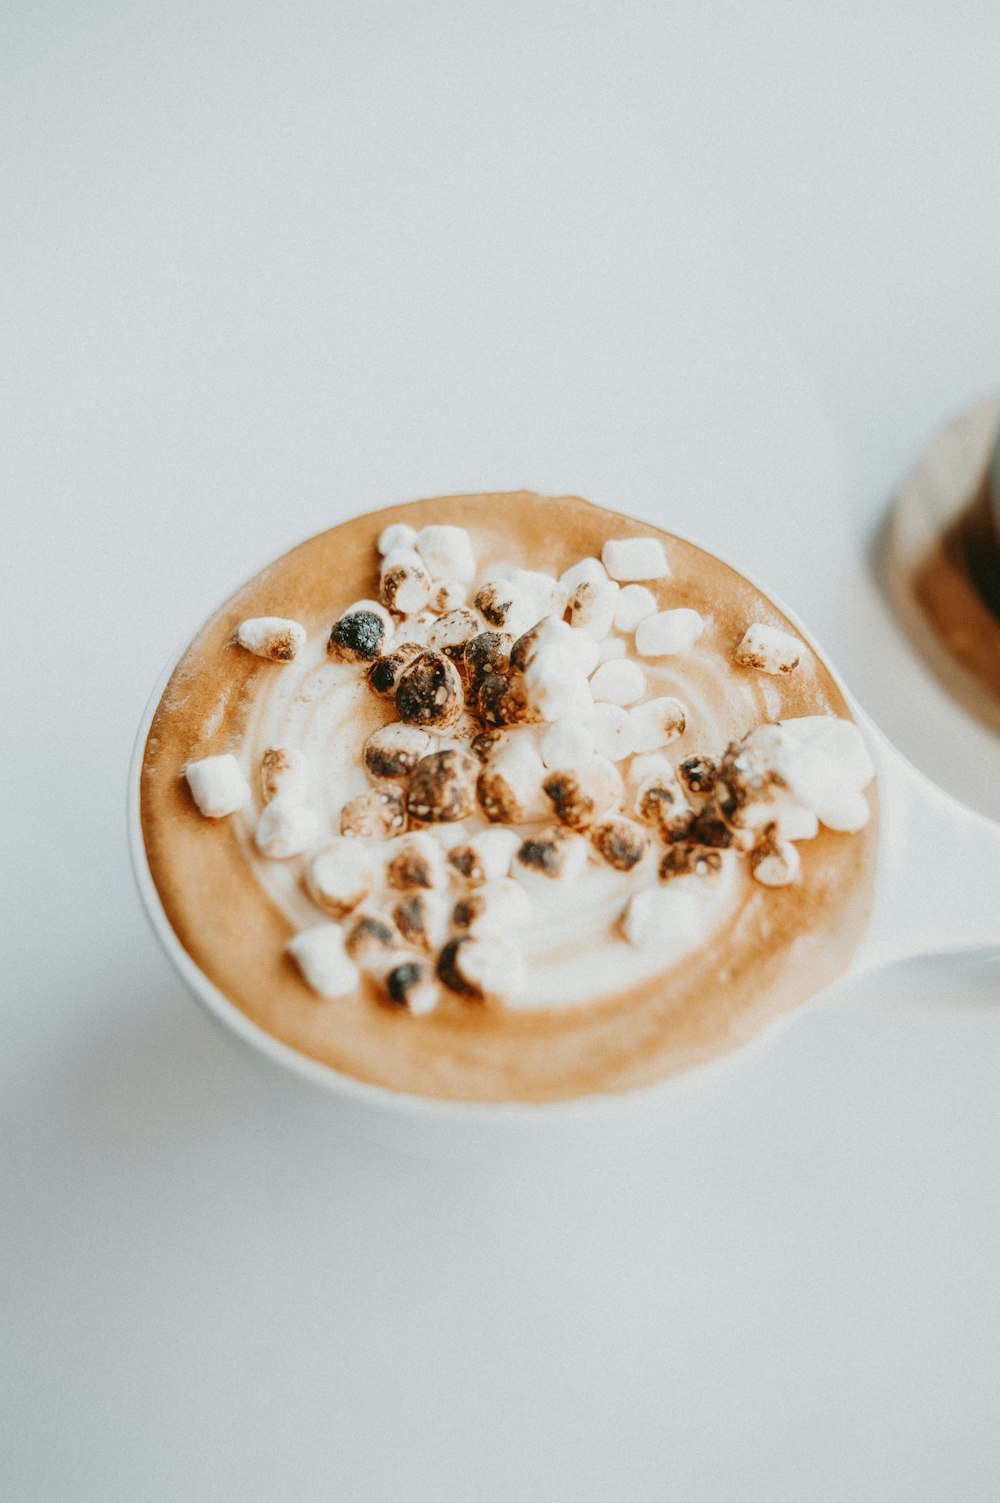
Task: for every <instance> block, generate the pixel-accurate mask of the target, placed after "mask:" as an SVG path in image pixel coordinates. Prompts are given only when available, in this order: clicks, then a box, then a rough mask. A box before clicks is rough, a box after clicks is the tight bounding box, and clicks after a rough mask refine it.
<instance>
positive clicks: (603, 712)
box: [543, 703, 636, 762]
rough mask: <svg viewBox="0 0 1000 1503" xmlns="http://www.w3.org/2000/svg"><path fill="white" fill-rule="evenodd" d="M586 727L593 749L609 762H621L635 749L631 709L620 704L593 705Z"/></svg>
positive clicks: (634, 727) (634, 729)
mask: <svg viewBox="0 0 1000 1503" xmlns="http://www.w3.org/2000/svg"><path fill="white" fill-rule="evenodd" d="M586 729H587V731H588V732H589V734H590V737H591V739H592V741H593V750H594V751H595V752H596V753H597V754H598V756H601V757H607V758H608V759H609V761H611V762H621V761H622V760H623V759H624V758H625V757H630V756H631V755H632V753H633V752H634V751H635V747H636V724H635V721H634V720H633V719H632V713H631V711H629V710H625V709H623V708H622V706H621V705H613V704H603V703H602V704H597V705H595V706H594V708H593V709H592V710H591V712H590V715H589V717H588V719H587V725H586ZM543 752H544V748H543ZM572 760H575V758H574V759H572Z"/></svg>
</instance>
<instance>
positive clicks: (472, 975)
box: [438, 934, 524, 1002]
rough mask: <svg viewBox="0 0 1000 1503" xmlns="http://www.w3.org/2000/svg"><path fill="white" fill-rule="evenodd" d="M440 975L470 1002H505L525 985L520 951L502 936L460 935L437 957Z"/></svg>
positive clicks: (453, 989)
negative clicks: (498, 937)
mask: <svg viewBox="0 0 1000 1503" xmlns="http://www.w3.org/2000/svg"><path fill="white" fill-rule="evenodd" d="M438 975H439V976H440V978H441V980H442V981H443V982H444V984H445V986H446V987H448V989H449V991H453V992H457V993H458V995H459V996H461V997H467V998H469V999H470V1000H471V1001H476V1002H484V1001H498V1002H499V1001H503V1000H504V999H505V998H506V997H510V996H514V995H516V994H517V993H518V992H519V991H520V990H521V988H522V986H523V985H524V959H523V957H522V955H521V952H520V950H518V949H516V948H515V947H514V946H513V945H508V944H505V943H504V941H503V940H500V939H477V938H476V936H475V935H472V934H468V935H464V934H463V935H460V936H459V937H458V938H457V939H453V940H450V941H449V942H448V944H446V945H445V947H444V949H443V950H442V951H441V954H440V956H439V957H438Z"/></svg>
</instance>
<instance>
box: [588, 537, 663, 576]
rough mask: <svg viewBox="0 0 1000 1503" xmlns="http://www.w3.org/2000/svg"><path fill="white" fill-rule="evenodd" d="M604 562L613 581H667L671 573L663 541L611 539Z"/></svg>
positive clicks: (656, 539) (602, 559) (602, 558)
mask: <svg viewBox="0 0 1000 1503" xmlns="http://www.w3.org/2000/svg"><path fill="white" fill-rule="evenodd" d="M601 562H602V563H603V564H604V567H605V569H607V571H608V573H609V574H610V576H611V578H612V579H620V580H622V581H623V582H624V581H625V580H634V579H664V578H665V577H666V576H667V575H668V574H669V573H670V566H669V565H668V563H667V560H666V557H665V556H664V552H663V544H662V543H661V542H660V540H659V538H609V539H608V541H607V542H606V543H605V545H604V547H603V548H602V549H601Z"/></svg>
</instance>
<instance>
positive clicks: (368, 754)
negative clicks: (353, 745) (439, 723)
mask: <svg viewBox="0 0 1000 1503" xmlns="http://www.w3.org/2000/svg"><path fill="white" fill-rule="evenodd" d="M433 745H434V738H433V736H430V735H428V733H427V732H426V731H422V730H420V728H419V727H418V726H415V725H403V724H402V722H401V721H398V720H394V721H392V722H391V723H390V724H389V725H383V726H382V727H381V729H379V730H377V731H373V732H372V734H371V735H370V736H369V737H368V740H367V741H366V742H365V746H364V751H363V753H362V755H363V757H364V762H365V768H366V770H367V772H368V774H369V775H370V776H371V777H373V778H375V779H377V780H378V781H379V782H381V781H382V780H384V779H389V780H390V781H391V780H392V779H394V778H408V777H409V775H410V773H411V772H412V771H413V769H414V768H415V767H416V765H417V763H418V762H419V761H420V759H421V757H426V756H427V753H428V752H429V751H430V750H431V748H432V747H433Z"/></svg>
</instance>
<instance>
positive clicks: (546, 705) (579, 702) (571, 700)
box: [524, 642, 600, 721]
mask: <svg viewBox="0 0 1000 1503" xmlns="http://www.w3.org/2000/svg"><path fill="white" fill-rule="evenodd" d="M598 672H600V669H598ZM524 687H525V692H526V694H527V697H528V702H529V704H531V705H532V706H533V707H534V709H535V710H536V711H537V712H538V714H539V715H540V716H541V717H542V719H543V720H547V721H553V720H559V719H561V718H562V717H564V716H577V715H579V716H586V715H588V714H589V713H590V710H591V708H592V705H593V698H592V695H591V686H590V684H589V683H588V682H587V676H586V674H585V673H584V672H583V671H582V669H581V668H580V666H579V664H578V663H577V660H576V659H575V657H574V656H573V651H572V649H571V648H570V647H568V646H563V645H562V644H560V643H559V642H554V643H552V644H550V645H548V646H545V647H542V648H541V649H540V651H539V652H537V653H536V654H535V656H534V657H533V658H532V660H531V662H530V663H529V664H528V667H527V668H526V669H525V673H524Z"/></svg>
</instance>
